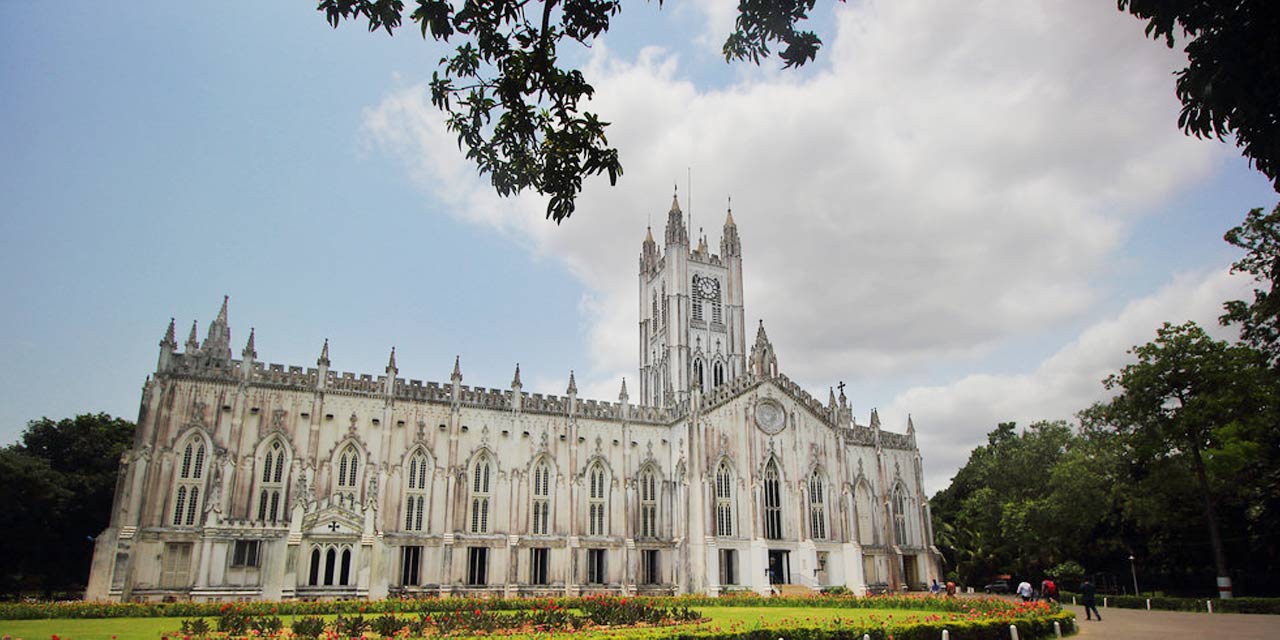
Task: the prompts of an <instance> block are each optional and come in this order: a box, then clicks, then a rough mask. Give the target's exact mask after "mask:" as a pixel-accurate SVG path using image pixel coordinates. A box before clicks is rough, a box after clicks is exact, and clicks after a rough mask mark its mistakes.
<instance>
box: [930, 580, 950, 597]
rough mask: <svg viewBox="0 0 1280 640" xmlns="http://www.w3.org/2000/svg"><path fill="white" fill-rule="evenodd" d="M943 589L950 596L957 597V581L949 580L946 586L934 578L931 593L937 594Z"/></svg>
mask: <svg viewBox="0 0 1280 640" xmlns="http://www.w3.org/2000/svg"><path fill="white" fill-rule="evenodd" d="M943 591H946V592H947V597H948V598H954V597H956V583H954V582H952V581H950V580H948V581H947V584H946V586H943V585H940V584H938V580H937V578H934V580H933V584H931V585H929V593H930V594H932V595H935V596H936V595H938V594H940V593H942V592H943Z"/></svg>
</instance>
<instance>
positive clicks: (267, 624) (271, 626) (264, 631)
mask: <svg viewBox="0 0 1280 640" xmlns="http://www.w3.org/2000/svg"><path fill="white" fill-rule="evenodd" d="M283 627H284V622H283V621H281V620H280V618H278V617H276V616H254V617H253V618H250V619H249V628H250V629H253V630H254V631H257V632H258V633H259V634H261V635H264V636H266V635H272V634H275V633H277V632H279V631H280V629H282V628H283Z"/></svg>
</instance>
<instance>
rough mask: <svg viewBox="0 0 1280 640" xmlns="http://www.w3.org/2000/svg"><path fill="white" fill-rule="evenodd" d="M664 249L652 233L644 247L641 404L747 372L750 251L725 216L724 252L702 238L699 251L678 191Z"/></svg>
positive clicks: (676, 398)
mask: <svg viewBox="0 0 1280 640" xmlns="http://www.w3.org/2000/svg"><path fill="white" fill-rule="evenodd" d="M663 231H664V233H663V238H664V241H665V243H664V247H663V248H662V249H659V247H658V245H657V242H656V241H655V240H654V238H653V230H652V229H648V230H646V234H645V239H644V242H643V243H642V244H641V249H640V274H639V275H640V278H639V280H640V282H639V284H640V322H639V329H640V402H641V403H642V404H645V405H650V406H657V407H667V406H671V405H673V404H675V403H678V402H681V401H683V400H685V399H687V398H688V397H689V393H690V392H691V391H693V390H694V389H698V390H700V391H702V392H709V391H711V390H712V389H714V388H716V387H718V386H720V385H722V384H725V383H727V382H729V381H731V380H733V379H734V378H736V377H737V376H739V375H742V374H744V373H746V369H747V367H746V364H747V363H746V338H745V332H744V328H743V324H742V323H743V318H744V311H743V300H742V298H743V296H742V249H741V241H740V240H739V238H738V227H737V225H736V224H735V223H734V220H733V213H732V211H729V212H727V213H726V215H725V223H724V231H723V234H722V236H721V239H720V255H715V254H712V253H711V252H710V249H709V248H708V244H707V238H706V236H704V235H700V236H699V237H698V238H697V246H696V247H691V245H690V237H689V229H688V227H687V225H686V220H685V214H684V212H683V211H682V210H681V209H680V201H679V197H678V194H677V195H673V196H672V198H671V208H670V209H669V210H668V211H667V223H666V227H665V229H664V230H663Z"/></svg>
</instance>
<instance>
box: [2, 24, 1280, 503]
mask: <svg viewBox="0 0 1280 640" xmlns="http://www.w3.org/2000/svg"><path fill="white" fill-rule="evenodd" d="M1102 5H1105V6H1100V7H1088V6H1081V4H1080V3H1073V2H1066V1H1057V2H1035V3H1023V4H1021V5H1018V6H1016V7H1014V8H1010V7H1009V6H1008V4H1007V3H985V2H980V3H941V4H936V3H915V2H899V3H892V2H855V3H849V4H838V5H834V6H831V5H825V4H824V5H822V6H821V7H820V11H819V15H818V16H816V19H815V21H814V22H815V27H816V28H817V29H818V31H819V32H820V34H821V35H822V37H823V38H824V40H825V42H826V43H827V46H826V47H824V50H823V51H822V53H821V54H820V56H819V60H818V61H817V62H816V63H815V64H814V65H812V66H811V67H810V68H806V69H804V70H802V71H801V72H798V73H793V72H781V71H779V70H778V69H777V66H778V65H777V64H776V62H770V63H766V64H765V65H762V66H761V67H760V68H755V67H750V66H746V65H735V66H728V65H725V64H724V62H723V61H722V60H721V59H720V58H719V57H718V55H717V52H716V49H717V47H718V44H717V43H718V40H719V39H720V38H722V37H723V35H724V34H725V33H727V30H728V28H729V25H730V24H731V20H732V10H733V6H734V4H733V3H732V2H725V1H713V0H691V1H690V2H668V3H666V4H665V6H664V7H663V8H662V9H661V10H659V9H658V8H657V6H656V4H653V3H648V4H646V3H636V4H634V5H627V6H626V7H625V10H624V12H623V14H622V17H621V18H620V19H619V21H618V22H617V23H616V26H615V28H614V29H613V30H612V31H611V33H610V34H609V36H608V37H607V38H606V40H605V41H604V42H600V43H597V44H596V46H595V47H593V48H592V49H591V50H589V51H572V52H566V55H567V56H569V57H570V59H573V60H575V61H577V62H579V63H580V64H582V65H583V66H584V68H585V69H586V71H587V73H588V77H589V78H590V79H591V80H592V81H593V82H594V84H595V85H596V87H597V89H598V94H597V99H596V100H595V101H594V103H593V108H596V109H597V110H598V111H599V112H600V113H601V114H602V117H603V118H604V119H605V120H609V121H612V122H614V123H615V124H614V126H613V129H612V132H613V137H612V138H611V139H612V140H613V141H614V142H615V143H616V144H618V146H619V148H620V149H621V151H622V154H623V157H622V160H623V165H624V167H625V169H626V173H625V174H624V176H623V179H622V181H621V183H620V184H619V186H618V187H616V188H612V189H610V188H608V187H607V186H606V185H605V184H603V181H600V180H595V181H591V182H589V184H588V189H587V192H586V193H585V194H584V196H583V198H582V202H581V203H580V205H579V211H578V213H577V214H575V216H574V217H573V218H571V219H570V220H569V221H567V222H566V223H565V224H563V225H561V226H559V227H557V226H556V225H554V224H552V223H550V222H547V221H545V220H543V219H542V217H541V212H542V208H543V201H542V200H541V199H540V198H538V197H536V196H533V195H528V196H522V197H520V198H516V199H511V200H506V201H503V200H499V199H497V198H496V197H494V196H493V195H492V194H491V193H490V192H489V190H488V188H487V187H486V186H485V185H484V183H483V182H482V181H480V180H477V179H476V178H475V176H474V171H472V170H471V169H470V167H469V166H468V165H466V164H465V162H464V161H463V160H462V159H461V157H460V154H458V152H457V150H456V146H455V145H454V144H453V143H452V137H451V136H449V135H448V134H447V133H445V132H443V131H442V130H441V128H440V125H439V116H438V115H437V114H436V113H435V112H434V111H433V110H432V109H431V108H430V105H429V102H427V101H426V100H425V97H424V94H423V82H424V81H425V79H427V78H429V77H430V73H431V71H432V69H433V64H434V62H435V60H436V59H437V58H439V56H440V55H441V50H440V49H439V48H438V47H436V46H433V45H429V44H426V43H424V42H423V41H422V40H421V39H420V38H418V37H417V35H416V32H415V31H413V30H412V28H411V29H409V30H406V31H404V32H403V33H401V34H400V35H398V36H396V37H394V38H388V37H386V36H385V35H382V34H369V33H366V32H365V31H364V30H363V29H362V28H360V27H358V26H357V25H354V24H350V25H346V26H344V28H341V29H338V30H333V29H331V28H330V27H329V26H328V25H327V24H326V23H325V22H324V19H323V16H322V15H320V14H319V13H317V12H315V11H314V10H313V9H312V7H311V6H310V4H309V3H293V4H290V3H248V2H239V3H237V2H229V3H217V4H214V5H207V6H200V7H198V8H193V7H190V6H182V5H177V4H174V3H160V2H139V3H131V4H130V5H128V6H127V7H126V8H123V9H122V8H120V7H116V6H110V5H103V4H102V3H87V2H72V3H69V4H64V5H59V6H58V11H57V12H49V11H48V10H47V9H46V8H45V7H44V6H43V5H39V4H37V3H16V4H14V5H12V6H9V7H6V8H7V16H6V20H4V21H3V22H0V149H3V150H4V151H3V153H0V274H2V275H0V296H2V297H3V299H4V300H5V304H4V305H3V308H4V312H3V313H0V335H2V336H3V339H0V358H3V361H4V362H5V365H6V366H4V367H3V368H2V369H0V389H3V391H0V394H3V395H0V442H11V441H13V440H14V439H16V438H17V436H18V434H19V433H20V432H21V430H22V428H23V427H24V426H25V423H26V421H28V420H31V419H35V418H38V417H40V416H46V415H47V416H50V417H55V418H57V417H64V416H69V415H73V414H75V413H79V412H85V411H107V412H110V413H113V414H117V415H121V416H123V417H126V418H130V419H132V418H134V417H136V411H137V404H136V403H137V400H138V396H139V394H138V390H139V387H140V385H141V384H142V383H143V381H144V380H145V378H146V376H147V374H148V373H149V372H150V371H152V370H153V369H154V364H155V358H156V352H157V351H156V350H157V347H156V344H157V342H158V341H159V339H160V337H161V335H162V333H163V330H164V328H165V325H166V324H167V322H168V320H169V318H170V317H175V318H176V319H177V323H178V328H179V332H180V333H181V334H182V335H183V336H185V333H186V331H187V330H188V329H189V328H190V325H191V322H192V320H193V319H194V320H198V321H199V323H200V331H201V336H202V337H203V334H204V328H205V326H206V325H207V323H208V321H210V320H211V319H212V318H213V316H214V314H215V312H216V310H217V307H218V304H219V302H220V301H221V298H222V296H223V295H230V296H231V309H230V311H231V323H232V337H233V341H235V342H236V343H237V347H236V351H237V353H238V350H239V346H241V345H242V344H243V341H244V339H245V338H246V337H247V336H248V332H249V327H251V326H252V327H254V328H255V329H256V332H257V336H256V337H257V347H258V353H259V356H260V358H261V359H263V360H266V361H269V362H279V363H284V364H291V365H311V364H312V363H313V362H314V361H315V358H316V356H317V355H318V352H319V348H320V345H321V343H322V342H323V340H324V339H325V338H329V339H330V341H331V349H332V357H333V361H334V366H335V367H336V368H338V369H341V370H345V371H354V372H359V373H376V372H380V371H381V370H382V368H383V367H384V366H385V363H386V358H387V353H388V351H389V350H390V348H391V347H392V346H393V345H394V346H396V348H397V359H398V362H399V365H400V371H401V375H402V376H405V377H410V378H418V379H426V380H443V379H446V378H447V376H448V373H449V371H450V369H451V366H452V362H453V356H454V355H455V354H461V356H462V364H463V371H464V374H465V376H466V381H467V382H468V383H471V384H477V385H483V386H497V387H501V386H504V385H506V384H508V383H509V381H510V377H511V372H512V369H513V368H514V366H515V364H516V363H517V362H519V363H520V364H521V369H522V374H523V377H524V380H525V383H526V385H527V386H533V387H535V390H538V391H545V392H561V391H563V387H564V385H565V382H566V380H567V376H568V372H569V370H570V369H575V370H576V371H577V372H578V376H579V381H580V383H582V384H583V386H585V387H586V389H587V390H589V391H590V392H591V393H592V394H593V395H595V396H597V397H613V396H614V395H616V393H617V388H618V384H619V378H620V377H621V376H623V375H627V376H633V375H634V374H633V373H632V371H633V370H634V369H635V361H636V354H635V345H636V339H635V335H634V331H635V321H636V310H635V304H636V303H635V299H634V298H635V295H636V294H635V291H636V289H635V287H636V284H635V280H634V278H635V274H634V270H635V261H636V255H637V252H638V251H639V243H640V240H641V239H642V238H643V234H644V225H645V223H646V221H647V220H649V219H653V220H655V221H661V220H662V219H663V216H664V215H665V212H666V208H667V206H668V205H669V202H670V197H671V185H672V182H673V181H679V182H680V185H681V187H680V188H681V202H682V204H684V205H685V208H686V210H691V212H692V215H693V225H694V227H704V228H705V230H706V234H707V235H708V239H709V241H710V242H711V244H712V245H713V246H717V245H718V238H719V225H720V223H721V221H722V219H723V216H724V207H725V205H724V203H725V200H726V198H727V197H728V196H730V195H732V196H733V202H734V216H735V218H736V219H737V220H738V223H739V227H740V229H741V231H742V236H743V247H744V254H745V257H744V265H745V270H746V278H747V316H748V318H750V319H754V318H764V320H765V324H766V327H767V328H768V329H769V334H770V337H771V338H772V339H773V341H774V343H775V345H776V346H777V348H778V352H779V357H780V364H781V368H782V370H783V371H784V372H786V373H787V374H788V375H790V376H791V377H792V378H794V379H796V380H797V381H799V382H800V383H801V384H803V385H804V386H805V387H806V388H809V389H810V390H811V391H813V392H814V393H815V394H817V395H819V397H825V394H826V388H827V387H828V386H830V385H833V384H835V383H836V382H838V381H839V380H845V381H846V382H848V383H849V391H850V395H851V398H852V400H853V401H854V403H855V411H856V412H857V415H858V418H859V420H861V421H864V422H865V420H866V414H867V413H869V411H870V409H871V408H872V407H879V409H880V413H881V416H882V418H884V419H885V421H886V423H887V426H888V427H889V428H893V429H901V428H902V427H903V426H904V425H905V420H906V415H907V413H911V414H912V415H913V417H914V420H915V423H916V425H917V427H918V428H919V429H920V431H921V446H922V449H923V453H924V455H925V460H926V467H927V468H928V469H929V474H928V475H929V478H928V482H929V484H930V488H931V490H937V489H940V488H941V487H942V486H943V485H945V482H946V479H947V478H949V477H950V474H951V473H953V472H954V469H955V467H956V466H957V465H958V464H961V463H962V462H963V460H964V458H965V457H967V452H968V449H969V447H971V446H972V445H973V444H977V443H979V442H981V441H982V440H983V434H985V432H986V431H988V430H989V429H991V428H992V427H993V426H994V423H995V422H996V421H998V420H1006V419H1017V420H1020V421H1022V422H1024V423H1025V422H1027V421H1029V420H1032V419H1036V418H1069V417H1070V415H1071V413H1072V412H1073V411H1075V410H1077V409H1079V408H1082V407H1084V406H1086V405H1087V404H1088V403H1089V402H1092V401H1093V400H1095V399H1097V398H1100V397H1101V394H1102V390H1101V387H1100V385H1099V384H1098V383H1097V381H1098V380H1100V379H1101V377H1102V376H1103V375H1105V373H1106V372H1107V371H1108V370H1112V369H1114V368H1116V367H1118V366H1120V365H1122V364H1123V363H1124V353H1123V352H1124V349H1125V348H1126V347H1128V346H1129V345H1132V344H1134V343H1138V342H1144V341H1146V340H1147V339H1149V338H1150V337H1151V336H1153V335H1154V330H1155V327H1156V326H1158V324H1159V322H1160V321H1162V320H1170V321H1181V320H1184V319H1189V318H1194V319H1199V320H1201V321H1204V322H1208V321H1211V320H1212V319H1213V318H1214V317H1216V315H1217V313H1218V309H1219V308H1220V302H1221V301H1222V300H1223V299H1226V298H1227V297H1230V296H1239V295H1243V294H1242V292H1244V291H1247V283H1242V282H1240V281H1239V279H1231V278H1229V277H1227V276H1225V274H1224V270H1225V267H1226V266H1227V265H1229V264H1230V262H1231V260H1233V259H1234V258H1235V253H1234V252H1233V251H1232V250H1231V249H1230V247H1228V246H1226V245H1225V244H1224V243H1223V242H1222V241H1221V236H1222V233H1223V232H1224V231H1225V230H1226V229H1227V228H1229V227H1230V226H1232V225H1234V224H1236V223H1237V222H1238V221H1239V220H1240V219H1242V217H1243V214H1244V212H1245V211H1247V210H1248V209H1249V208H1252V207H1268V208H1269V207H1271V206H1274V204H1275V202H1276V200H1277V195H1276V194H1275V192H1274V191H1272V190H1271V189H1270V187H1269V185H1268V184H1267V182H1266V180H1265V179H1263V178H1262V177H1261V176H1260V175H1259V174H1257V173H1256V172H1253V171H1251V170H1250V169H1249V168H1248V167H1247V165H1246V163H1245V162H1244V161H1243V160H1241V159H1240V158H1239V156H1238V154H1237V153H1236V150H1235V149H1234V148H1233V147H1232V146H1231V145H1230V144H1224V143H1217V142H1209V141H1196V140H1188V139H1186V138H1185V137H1183V136H1182V135H1181V134H1180V132H1178V130H1177V129H1176V124H1175V121H1176V114H1177V103H1176V100H1175V99H1174V97H1173V79H1172V77H1171V76H1170V75H1169V74H1170V72H1171V71H1172V70H1173V69H1175V68H1177V65H1178V62H1179V56H1180V54H1179V52H1178V51H1176V50H1175V51H1168V50H1166V49H1165V48H1164V47H1163V46H1162V45H1159V44H1157V43H1155V42H1152V41H1149V40H1147V41H1144V40H1143V38H1142V25H1141V23H1139V22H1137V21H1136V20H1133V19H1131V18H1128V17H1126V16H1124V15H1123V14H1120V13H1119V12H1117V11H1115V10H1114V7H1113V6H1111V5H1109V4H1107V3H1102ZM690 171H691V172H692V175H693V185H692V187H693V189H692V199H691V200H692V201H690V198H689V195H690V194H689V193H688V186H687V185H686V176H687V175H688V173H689V172H690ZM180 340H181V337H180Z"/></svg>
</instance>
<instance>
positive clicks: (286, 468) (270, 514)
mask: <svg viewBox="0 0 1280 640" xmlns="http://www.w3.org/2000/svg"><path fill="white" fill-rule="evenodd" d="M253 461H254V466H253V479H254V480H253V481H254V488H255V490H254V492H253V493H252V494H251V496H252V497H253V507H252V509H253V510H252V511H251V512H250V513H251V514H253V515H254V516H256V517H255V519H256V520H257V521H258V522H268V523H275V522H278V521H280V520H287V519H288V513H287V511H288V506H287V505H288V504H289V503H288V491H289V489H288V487H289V481H290V476H291V475H292V473H291V471H292V463H293V446H292V445H291V444H290V443H289V440H288V439H287V438H286V437H285V435H284V434H282V433H281V432H278V431H272V432H269V433H268V434H267V435H266V436H265V437H263V438H262V440H261V441H260V442H259V443H258V446H257V447H256V448H255V449H254V454H253Z"/></svg>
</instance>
